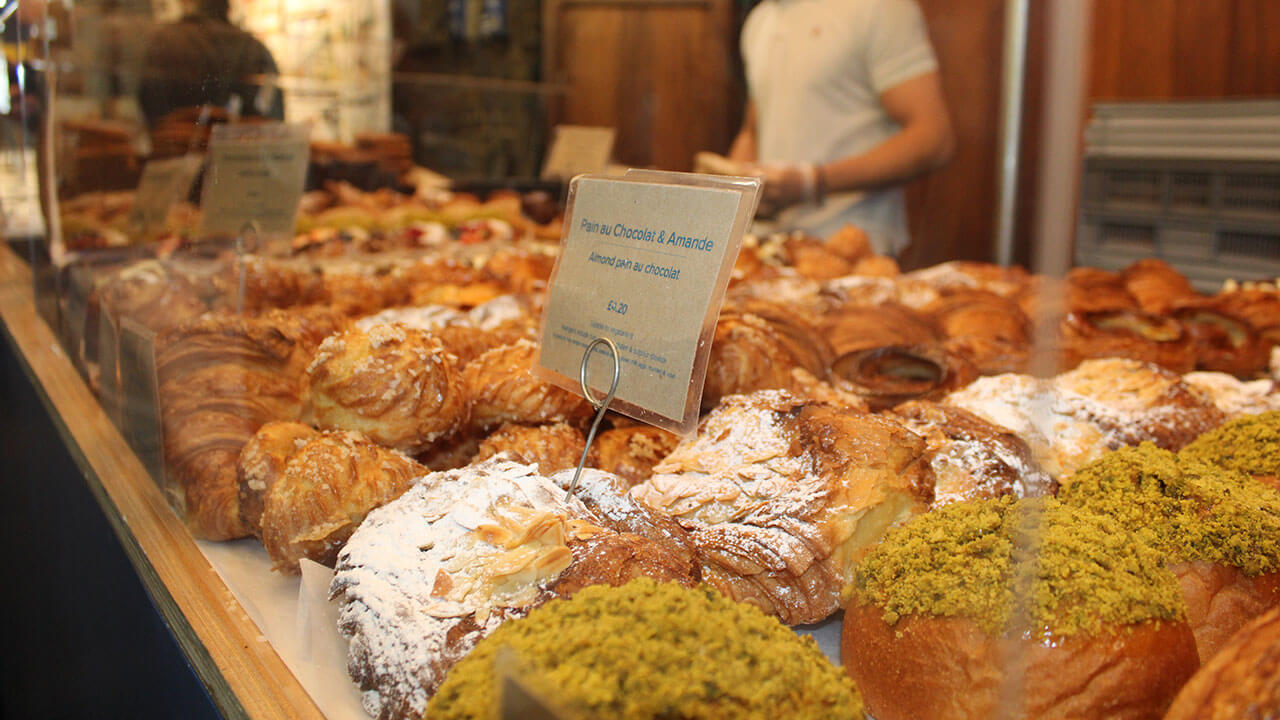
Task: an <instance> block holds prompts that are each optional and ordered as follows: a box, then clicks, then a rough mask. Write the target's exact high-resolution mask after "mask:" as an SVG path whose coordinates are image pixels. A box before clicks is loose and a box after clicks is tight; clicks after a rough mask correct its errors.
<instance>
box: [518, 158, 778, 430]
mask: <svg viewBox="0 0 1280 720" xmlns="http://www.w3.org/2000/svg"><path fill="white" fill-rule="evenodd" d="M747 182H757V181H747ZM726 185H728V183H726ZM751 187H752V188H754V187H758V182H757V184H756V185H754V186H751ZM570 198H571V201H570V202H571V208H572V212H571V213H570V214H569V216H568V217H567V218H566V221H565V222H566V231H565V233H566V236H565V240H564V244H563V246H562V248H561V253H560V259H559V261H558V264H557V266H556V271H555V275H554V276H553V280H552V286H551V290H550V295H549V297H548V301H547V307H546V312H545V313H544V316H543V326H542V344H541V351H540V357H539V364H540V367H541V368H542V369H544V370H546V371H549V372H548V373H546V374H547V377H548V378H549V379H550V380H552V381H553V382H556V383H557V384H560V385H562V386H564V387H568V388H570V389H573V390H574V391H578V392H580V391H579V390H578V389H577V388H578V382H577V381H578V379H579V376H580V369H581V364H582V358H583V353H584V352H585V350H586V348H587V347H588V346H589V345H590V344H591V343H592V342H593V341H594V340H595V339H596V338H601V337H603V338H607V339H609V340H612V341H613V343H614V344H615V345H616V347H617V348H618V355H619V357H618V362H619V382H618V389H617V394H616V400H617V401H619V402H618V409H619V410H620V411H622V412H625V413H627V414H629V415H633V416H636V417H640V419H643V420H646V421H649V422H655V418H652V417H645V413H652V414H654V415H656V416H657V418H661V419H665V420H666V421H667V422H666V423H662V422H655V424H660V425H664V426H666V427H668V428H670V429H673V430H675V431H677V432H684V433H687V432H691V431H692V430H693V426H694V424H695V423H696V412H697V405H698V401H699V400H700V398H701V394H702V381H703V376H704V373H705V363H706V355H707V352H708V351H709V349H710V345H709V339H710V333H711V330H712V329H713V328H714V323H715V318H716V316H717V314H718V312H719V306H720V300H721V298H722V296H723V294H724V289H725V286H726V285H727V283H728V272H729V270H730V269H731V266H732V264H733V261H734V259H735V258H736V257H737V253H738V247H739V245H740V243H741V240H742V233H743V231H744V229H745V226H746V216H747V215H748V213H749V212H750V209H751V207H752V206H753V204H754V199H755V196H754V191H753V192H750V193H748V192H744V191H743V190H742V189H741V188H739V189H730V188H729V187H716V186H701V187H700V186H692V185H677V184H668V183H657V182H639V181H625V180H611V179H605V178H593V177H583V178H578V179H577V180H575V181H574V182H573V185H572V187H571V190H570ZM704 340H705V342H704ZM587 374H588V381H589V384H590V386H591V388H592V389H593V391H598V392H599V395H600V396H601V397H603V395H604V394H605V392H607V389H608V386H609V383H610V380H611V379H612V376H613V362H612V359H611V357H610V353H609V351H608V348H607V347H603V346H597V349H596V351H595V352H594V353H593V355H592V359H591V361H590V363H589V364H588V373H587ZM600 388H603V390H600ZM636 409H639V410H641V411H643V412H641V413H640V414H638V415H637V414H636Z"/></svg>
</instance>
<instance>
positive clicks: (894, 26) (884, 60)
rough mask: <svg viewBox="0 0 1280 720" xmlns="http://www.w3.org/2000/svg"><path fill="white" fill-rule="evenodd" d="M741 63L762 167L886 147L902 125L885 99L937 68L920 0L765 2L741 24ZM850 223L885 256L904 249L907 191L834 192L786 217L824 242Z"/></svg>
mask: <svg viewBox="0 0 1280 720" xmlns="http://www.w3.org/2000/svg"><path fill="white" fill-rule="evenodd" d="M742 57H743V62H744V64H745V65H746V75H747V87H748V90H749V92H750V95H751V99H752V100H753V101H755V105H756V155H757V156H756V161H757V162H759V163H760V164H762V165H767V164H771V163H800V162H809V163H828V162H831V161H832V160H836V159H838V158H842V157H846V156H848V155H854V154H858V153H863V152H866V151H867V150H870V149H871V148H873V147H875V146H876V145H879V144H880V143H882V142H884V141H885V140H887V139H888V138H889V137H890V136H892V135H893V134H894V133H896V132H897V131H898V128H899V126H898V124H897V123H896V122H894V121H893V119H892V118H890V117H889V115H888V114H887V113H886V112H885V111H884V109H883V108H882V107H881V105H880V94H881V93H883V92H884V91H885V90H888V89H890V88H893V87H894V86H896V85H899V84H901V83H902V82H904V81H906V80H910V79H912V78H914V77H916V76H918V75H923V74H924V73H928V72H933V71H934V70H936V69H937V67H938V62H937V60H936V59H935V58H934V54H933V48H932V46H930V44H929V37H928V34H927V32H926V30H925V24H924V18H923V17H922V16H921V14H920V9H919V7H917V6H916V4H915V2H914V0H764V2H762V3H760V4H759V5H757V6H756V7H755V9H753V10H752V11H751V14H750V15H748V16H747V20H746V23H745V24H744V25H743V28H742ZM848 223H853V224H855V225H859V226H861V227H862V228H863V229H864V230H866V231H867V233H868V235H870V236H871V241H872V246H873V247H874V248H875V249H876V250H877V251H878V252H882V253H897V252H898V251H900V250H902V248H903V247H905V246H906V245H907V241H908V236H907V223H906V210H905V204H904V201H903V195H902V190H901V189H899V188H893V189H889V190H884V191H879V192H871V193H833V194H830V195H828V197H827V202H826V203H825V204H824V205H822V206H821V207H817V206H813V205H799V206H795V207H792V208H788V209H787V210H785V211H783V212H782V213H781V214H779V216H778V224H779V226H780V227H783V228H799V229H803V230H806V231H808V232H810V233H813V234H815V235H819V236H821V237H827V236H829V235H831V234H832V233H834V232H835V231H836V230H838V229H840V227H842V226H843V225H845V224H848Z"/></svg>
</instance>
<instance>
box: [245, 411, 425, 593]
mask: <svg viewBox="0 0 1280 720" xmlns="http://www.w3.org/2000/svg"><path fill="white" fill-rule="evenodd" d="M268 427H271V426H268ZM260 434H261V433H260ZM250 459H251V458H246V457H244V456H242V459H241V469H242V471H243V470H246V469H251V468H246V467H245V461H246V460H250ZM425 473H426V469H425V468H423V467H422V466H421V465H419V464H418V463H416V462H414V461H413V460H410V459H409V458H407V457H405V456H403V455H401V454H400V453H398V452H396V451H394V450H389V449H387V448H384V447H381V446H379V445H375V444H374V443H373V442H371V441H370V440H369V439H368V438H366V437H364V436H363V435H360V434H359V433H354V432H333V431H330V432H325V433H317V434H315V435H314V436H312V437H310V438H309V439H307V440H305V441H304V442H303V444H302V446H301V447H300V448H298V449H296V450H295V451H294V452H293V453H292V454H291V455H290V456H289V457H288V460H287V461H286V462H285V464H284V472H283V473H282V474H281V475H280V477H279V478H277V479H276V481H275V482H272V483H271V484H270V485H268V486H267V487H266V489H265V491H264V493H263V495H262V515H261V528H260V537H261V540H262V544H263V546H264V547H265V548H266V549H267V554H269V555H270V556H271V559H272V562H273V567H274V569H276V570H280V571H283V572H286V573H296V572H298V561H299V560H301V559H303V558H307V559H310V560H314V561H316V562H318V563H321V564H323V565H333V563H334V562H335V561H336V560H337V556H338V551H339V550H340V549H341V548H342V546H343V545H344V544H345V543H346V541H347V539H348V538H349V537H351V533H352V532H353V531H354V530H355V529H356V527H358V526H359V525H360V523H361V521H363V520H364V517H365V515H367V514H368V513H369V511H370V510H373V509H374V508H376V507H380V506H382V505H385V504H386V503H387V502H390V501H391V500H394V499H395V498H397V497H399V496H400V495H401V494H402V493H403V492H404V491H405V490H407V489H409V487H410V485H411V484H412V482H413V479H414V478H415V477H419V476H421V475H424V474H425ZM242 474H243V472H242Z"/></svg>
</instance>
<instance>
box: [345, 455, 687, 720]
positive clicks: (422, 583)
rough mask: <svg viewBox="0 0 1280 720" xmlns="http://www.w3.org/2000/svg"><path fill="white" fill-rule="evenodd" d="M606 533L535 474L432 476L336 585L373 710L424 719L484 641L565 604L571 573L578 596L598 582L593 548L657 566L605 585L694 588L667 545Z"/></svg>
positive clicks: (497, 467)
mask: <svg viewBox="0 0 1280 720" xmlns="http://www.w3.org/2000/svg"><path fill="white" fill-rule="evenodd" d="M598 480H599V478H598V477H596V476H593V477H589V478H586V479H585V483H586V484H587V485H590V484H591V483H593V482H596V481H598ZM605 524H607V523H606V521H605V520H604V519H602V518H600V517H597V516H595V515H593V514H592V513H591V512H590V511H589V510H588V509H587V508H586V506H584V505H583V504H582V503H581V502H580V501H578V500H576V499H574V498H569V497H567V496H566V495H565V493H564V491H563V490H561V489H560V488H559V487H557V486H556V485H555V484H554V483H552V482H551V481H550V480H548V479H547V478H545V477H543V476H542V475H540V474H538V472H537V471H536V470H535V469H534V468H532V467H530V466H527V465H521V464H518V463H514V462H509V461H503V460H500V459H494V460H490V461H488V462H485V463H479V464H477V465H472V466H470V467H467V468H463V469H460V470H453V471H449V472H443V473H432V474H429V475H427V476H425V477H423V478H422V479H421V480H420V481H419V482H418V483H417V484H415V485H414V486H413V487H411V488H410V489H409V490H408V491H407V492H405V494H404V495H402V496H401V497H400V498H399V499H397V500H395V501H394V502H391V503H388V504H387V505H384V506H383V507H381V508H379V509H377V510H374V511H373V512H371V513H369V515H368V517H367V518H365V521H364V522H363V523H361V525H360V527H359V528H358V529H357V530H356V531H355V533H354V534H353V535H352V536H351V539H350V540H349V541H348V542H347V544H346V546H345V547H344V548H343V550H342V551H341V552H340V553H339V556H338V567H337V572H336V573H335V575H334V579H333V584H332V586H331V593H332V594H333V596H334V597H335V598H337V599H339V600H340V602H341V605H342V609H341V611H340V616H339V629H340V630H341V632H342V633H343V635H344V636H345V637H347V638H348V639H349V640H350V647H349V655H348V670H349V671H350V673H351V676H352V678H353V679H354V680H355V681H356V683H357V684H358V685H359V686H360V688H361V690H362V691H363V701H364V707H365V710H366V711H367V712H368V713H369V714H370V715H372V716H374V717H376V718H379V720H388V719H390V718H411V717H412V718H420V717H422V714H423V712H424V710H425V709H426V704H427V700H428V699H429V698H430V697H431V695H432V694H434V693H435V691H436V689H437V688H438V687H439V685H440V683H441V681H442V680H443V679H444V677H445V675H446V674H447V673H448V672H449V670H450V668H451V667H453V665H454V664H455V663H456V662H457V661H458V660H459V659H461V658H462V657H463V656H464V655H466V654H467V653H468V652H469V651H470V650H471V649H472V648H473V647H474V646H475V645H476V643H477V642H478V641H479V640H480V639H481V638H483V637H485V636H486V635H488V634H489V633H491V632H492V631H493V630H494V629H496V628H497V627H498V626H499V625H501V624H502V623H503V622H504V621H506V620H508V619H511V618H515V617H521V616H523V615H525V614H526V613H528V612H529V610H531V609H532V608H534V607H536V606H538V605H540V604H542V603H544V602H546V601H547V600H549V599H551V598H552V597H554V596H555V593H554V592H553V591H552V590H551V589H550V588H551V587H552V586H554V585H556V583H557V582H558V581H560V580H562V579H563V577H564V576H565V575H566V574H567V573H573V576H574V578H575V579H574V582H573V584H574V585H575V586H585V585H590V584H593V580H592V578H591V577H590V576H589V575H588V569H584V570H582V571H575V569H574V568H575V565H576V564H577V563H579V561H580V560H579V558H580V557H581V558H582V562H587V563H589V562H590V561H591V560H592V559H593V555H592V553H590V552H585V553H584V552H583V550H584V549H586V550H589V549H590V547H592V546H594V545H592V546H587V545H586V544H587V543H593V544H594V543H602V542H605V540H603V539H600V536H603V535H612V536H615V538H614V539H613V540H609V541H608V542H610V543H615V544H616V545H615V546H614V547H613V548H612V550H613V553H612V554H615V555H616V554H619V553H621V554H622V556H623V557H627V556H628V555H629V554H630V555H631V556H632V557H636V556H640V557H644V558H646V560H645V561H644V562H633V563H629V566H628V567H621V568H620V567H618V566H616V565H604V566H600V567H599V571H600V572H601V574H602V575H603V577H601V579H600V580H599V582H604V581H609V580H618V579H620V580H621V581H623V582H626V581H629V580H631V579H633V578H634V577H636V576H639V575H640V574H642V573H641V571H644V572H645V573H649V574H652V575H653V576H654V577H655V579H659V580H663V581H676V582H682V583H685V584H692V583H693V582H694V578H693V577H691V576H690V575H689V574H688V571H689V570H690V568H689V566H688V564H687V563H685V562H683V561H681V560H680V558H678V557H675V556H673V555H672V554H671V553H670V552H669V551H668V549H667V548H666V547H665V546H663V545H660V544H659V543H656V542H654V541H652V540H649V539H647V538H645V537H643V536H640V535H636V534H632V533H618V532H617V531H615V530H611V529H608V528H607V527H605V526H604V525H605ZM664 561H666V564H664Z"/></svg>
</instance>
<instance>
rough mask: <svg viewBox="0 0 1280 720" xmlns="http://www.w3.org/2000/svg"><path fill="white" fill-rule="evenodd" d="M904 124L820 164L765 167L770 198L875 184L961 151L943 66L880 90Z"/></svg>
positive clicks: (785, 200) (777, 200) (783, 201)
mask: <svg viewBox="0 0 1280 720" xmlns="http://www.w3.org/2000/svg"><path fill="white" fill-rule="evenodd" d="M880 102H881V105H882V106H883V107H884V110H885V112H886V113H888V115H889V116H890V117H892V118H893V119H894V120H895V121H897V123H898V124H899V126H900V127H901V129H900V130H899V131H898V132H897V133H895V134H894V135H893V136H891V137H890V138H889V139H887V140H885V141H884V142H882V143H880V144H879V145H876V146H875V147H873V148H871V149H870V150H868V151H866V152H864V153H859V154H857V155H850V156H847V157H843V158H838V159H836V160H833V161H831V162H829V163H826V164H823V165H817V166H803V165H801V166H795V165H790V166H783V167H774V168H765V176H764V177H765V200H766V201H767V202H769V203H770V204H772V205H775V206H776V207H778V208H783V207H787V206H790V205H794V204H796V203H799V202H803V201H805V200H811V199H815V195H823V194H826V193H833V192H844V191H854V190H875V189H879V188H883V187H889V186H893V185H898V184H901V183H904V182H907V181H909V180H912V179H914V178H916V177H918V176H920V175H923V174H924V173H926V172H929V171H931V170H936V169H937V168H939V167H942V166H943V165H944V164H946V162H947V161H948V160H950V159H951V155H952V153H953V152H954V151H955V135H954V133H953V131H952V129H951V119H950V117H949V115H948V112H947V104H946V100H945V99H944V98H943V94H942V84H941V81H940V79H939V76H938V73H937V72H929V73H925V74H923V75H918V76H916V77H914V78H911V79H909V80H906V81H904V82H902V83H899V84H898V85H895V86H893V87H891V88H889V89H888V90H885V91H884V92H883V93H881V94H880Z"/></svg>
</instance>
